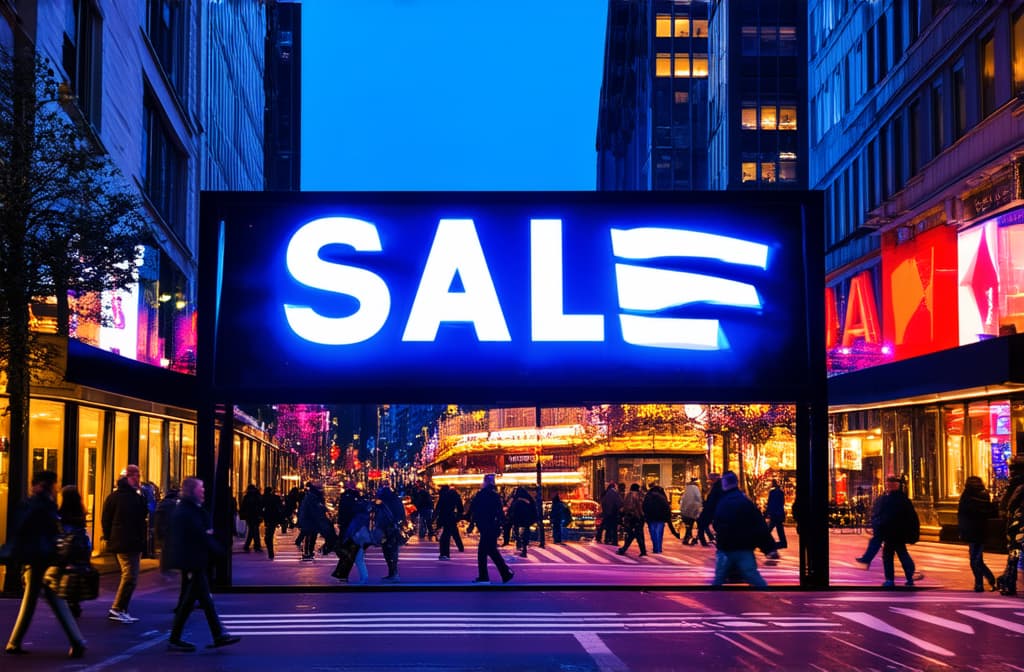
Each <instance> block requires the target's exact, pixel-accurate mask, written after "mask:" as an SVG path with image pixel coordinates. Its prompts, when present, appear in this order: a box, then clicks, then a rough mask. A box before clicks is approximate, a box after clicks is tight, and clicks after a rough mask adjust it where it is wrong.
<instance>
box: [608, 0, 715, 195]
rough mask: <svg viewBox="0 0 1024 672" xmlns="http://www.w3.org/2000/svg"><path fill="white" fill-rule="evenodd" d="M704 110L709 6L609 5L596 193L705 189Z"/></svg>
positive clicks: (651, 1)
mask: <svg viewBox="0 0 1024 672" xmlns="http://www.w3.org/2000/svg"><path fill="white" fill-rule="evenodd" d="M707 102H708V4H707V2H704V1H703V0H694V1H692V2H690V1H689V0H687V1H686V2H679V1H673V0H645V1H643V2H627V1H624V0H611V1H610V2H609V6H608V24H607V29H606V39H605V70H604V78H603V82H602V85H601V96H600V104H599V108H598V130H597V152H598V159H597V189H598V190H599V191H637V190H639V191H648V190H656V191H663V190H673V191H690V190H700V189H707V186H708V180H707V156H708V134H707V118H708V117H707Z"/></svg>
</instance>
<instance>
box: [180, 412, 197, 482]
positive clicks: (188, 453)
mask: <svg viewBox="0 0 1024 672" xmlns="http://www.w3.org/2000/svg"><path fill="white" fill-rule="evenodd" d="M181 468H182V472H183V473H184V474H185V476H195V475H196V427H195V425H186V424H184V423H182V425H181Z"/></svg>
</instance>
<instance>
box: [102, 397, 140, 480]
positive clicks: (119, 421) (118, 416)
mask: <svg viewBox="0 0 1024 672" xmlns="http://www.w3.org/2000/svg"><path fill="white" fill-rule="evenodd" d="M127 466H128V414H127V413H115V414H114V472H115V473H116V474H117V477H116V478H115V479H114V482H113V483H111V484H110V485H111V487H112V488H113V487H116V486H117V478H120V477H121V472H122V471H124V469H125V467H127ZM142 480H147V476H146V472H142Z"/></svg>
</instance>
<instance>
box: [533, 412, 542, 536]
mask: <svg viewBox="0 0 1024 672" xmlns="http://www.w3.org/2000/svg"><path fill="white" fill-rule="evenodd" d="M533 412H534V424H535V425H536V426H537V545H538V546H540V547H541V548H544V493H543V490H542V489H541V488H542V481H541V473H542V471H543V469H542V468H541V464H540V452H541V447H542V442H541V438H540V406H535V407H534V409H533Z"/></svg>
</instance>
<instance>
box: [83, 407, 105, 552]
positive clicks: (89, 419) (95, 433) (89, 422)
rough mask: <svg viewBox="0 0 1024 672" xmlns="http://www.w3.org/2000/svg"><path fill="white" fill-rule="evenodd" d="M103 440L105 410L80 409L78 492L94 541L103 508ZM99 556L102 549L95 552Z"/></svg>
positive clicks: (88, 528)
mask: <svg viewBox="0 0 1024 672" xmlns="http://www.w3.org/2000/svg"><path fill="white" fill-rule="evenodd" d="M102 438H103V411H101V410H100V409H98V408H89V407H87V406H80V407H79V409H78V480H77V485H78V491H79V493H80V494H81V495H82V503H83V504H84V505H85V515H86V527H87V531H88V532H89V536H90V537H91V538H92V539H98V537H97V536H96V532H97V531H98V527H97V525H98V523H99V520H100V514H101V513H102V511H101V510H100V507H101V506H103V500H104V496H103V489H102V488H99V487H98V481H97V478H98V477H99V474H100V462H99V460H100V457H101V456H102V451H101V448H100V447H101V446H102ZM94 551H96V552H97V553H98V552H99V549H94Z"/></svg>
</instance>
